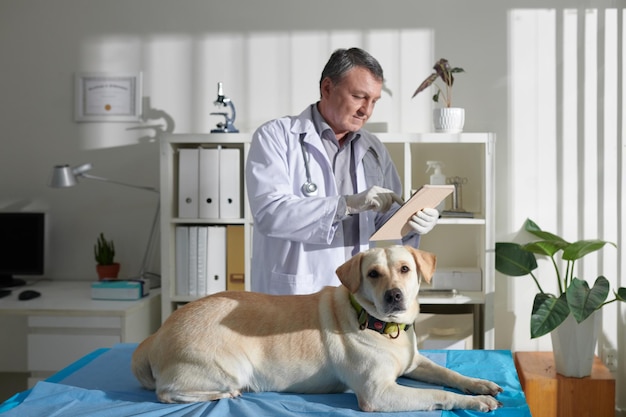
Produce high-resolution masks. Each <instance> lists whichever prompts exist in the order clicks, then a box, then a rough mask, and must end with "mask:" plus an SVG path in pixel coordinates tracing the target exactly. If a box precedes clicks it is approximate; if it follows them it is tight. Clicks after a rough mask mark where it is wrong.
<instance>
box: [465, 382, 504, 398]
mask: <svg viewBox="0 0 626 417" xmlns="http://www.w3.org/2000/svg"><path fill="white" fill-rule="evenodd" d="M464 390H465V392H466V393H468V394H482V395H491V396H493V397H495V396H496V395H498V394H499V393H501V392H502V388H501V387H500V386H499V385H498V384H495V383H493V382H491V381H487V380H486V379H478V378H471V379H470V380H469V381H468V383H467V385H466V386H465V389H464Z"/></svg>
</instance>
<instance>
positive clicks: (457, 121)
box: [433, 107, 465, 133]
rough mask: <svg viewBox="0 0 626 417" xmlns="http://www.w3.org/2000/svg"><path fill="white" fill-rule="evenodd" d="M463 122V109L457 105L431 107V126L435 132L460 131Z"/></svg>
mask: <svg viewBox="0 0 626 417" xmlns="http://www.w3.org/2000/svg"><path fill="white" fill-rule="evenodd" d="M464 124H465V109H462V108H459V107H442V108H437V109H433V126H434V128H435V132H443V133H461V132H462V131H463V125H464Z"/></svg>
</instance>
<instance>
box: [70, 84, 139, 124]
mask: <svg viewBox="0 0 626 417" xmlns="http://www.w3.org/2000/svg"><path fill="white" fill-rule="evenodd" d="M75 92H76V104H75V111H74V119H75V120H76V121H77V122H136V121H139V120H140V117H141V72H137V73H95V72H90V73H77V74H75Z"/></svg>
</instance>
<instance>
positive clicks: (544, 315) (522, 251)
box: [496, 219, 626, 338]
mask: <svg viewBox="0 0 626 417" xmlns="http://www.w3.org/2000/svg"><path fill="white" fill-rule="evenodd" d="M524 230H526V231H527V232H529V233H531V234H532V235H534V236H537V237H538V238H539V239H540V240H537V241H534V242H530V243H527V244H524V245H521V244H518V243H513V242H496V270H497V271H498V272H501V273H503V274H505V275H509V276H514V277H516V276H524V275H530V276H531V277H532V278H533V280H534V281H535V284H536V286H537V289H538V290H539V292H538V293H537V295H536V296H535V300H534V303H533V309H532V315H531V319H530V333H531V338H536V337H540V336H543V335H545V334H548V333H550V332H552V331H553V330H554V329H556V328H557V327H558V326H559V325H560V324H561V323H562V322H563V321H565V319H566V318H567V317H568V316H569V314H570V313H571V314H572V316H573V317H574V319H576V321H577V322H578V323H582V322H583V321H584V320H585V319H586V318H587V317H589V316H590V315H591V314H592V313H593V312H594V311H596V310H599V309H601V308H602V307H603V306H605V305H606V304H609V303H612V302H614V301H626V288H623V287H622V288H619V289H618V290H617V291H614V293H613V294H614V298H613V299H611V300H609V301H607V298H608V295H609V292H610V289H609V287H610V285H609V281H608V280H607V279H606V278H605V277H604V276H599V277H598V278H596V280H595V283H594V284H593V287H591V288H589V284H588V283H587V281H585V280H584V279H579V278H577V277H574V263H575V262H576V261H577V260H578V259H581V258H583V257H584V256H585V255H588V254H589V253H592V252H595V251H598V250H600V249H602V248H603V247H604V246H605V245H612V246H614V247H617V246H616V245H615V244H614V243H612V242H606V241H603V240H579V241H577V242H573V243H570V242H567V241H566V240H565V239H563V238H561V237H559V236H557V235H555V234H552V233H550V232H546V231H543V230H541V229H540V228H539V226H537V224H536V223H535V222H533V221H532V220H530V219H527V220H526V222H525V223H524ZM559 255H560V258H561V261H560V264H559V259H558V256H559ZM536 256H546V257H548V258H550V260H551V261H552V265H553V266H554V270H555V274H556V276H555V277H556V281H557V284H558V294H550V293H547V292H545V291H544V290H543V288H542V287H541V284H540V282H539V279H538V278H537V276H536V275H535V274H534V273H533V271H534V270H535V269H536V268H537V258H536ZM563 264H564V265H565V266H564V270H562V269H561V268H562V267H563Z"/></svg>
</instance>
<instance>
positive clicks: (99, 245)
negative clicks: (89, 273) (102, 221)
mask: <svg viewBox="0 0 626 417" xmlns="http://www.w3.org/2000/svg"><path fill="white" fill-rule="evenodd" d="M93 253H94V257H95V259H96V263H97V264H96V271H97V272H98V278H99V279H100V280H104V279H117V275H118V274H119V272H120V264H119V263H117V262H115V245H114V243H113V241H112V240H108V241H107V240H106V239H105V237H104V233H100V236H98V239H97V241H96V244H95V245H94V247H93Z"/></svg>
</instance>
